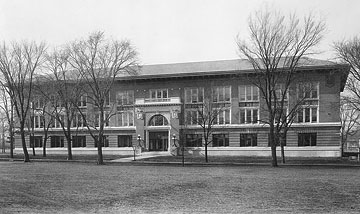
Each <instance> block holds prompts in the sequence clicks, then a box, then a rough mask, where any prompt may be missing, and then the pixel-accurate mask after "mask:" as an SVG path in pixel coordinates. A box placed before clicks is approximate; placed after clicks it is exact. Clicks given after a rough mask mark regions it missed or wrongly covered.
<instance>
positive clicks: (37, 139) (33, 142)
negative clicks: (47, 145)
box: [30, 136, 42, 148]
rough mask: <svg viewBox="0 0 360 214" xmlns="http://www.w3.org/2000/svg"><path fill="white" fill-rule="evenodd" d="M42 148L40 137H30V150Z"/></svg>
mask: <svg viewBox="0 0 360 214" xmlns="http://www.w3.org/2000/svg"><path fill="white" fill-rule="evenodd" d="M33 146H34V147H35V148H36V147H42V136H30V148H32V147H33Z"/></svg>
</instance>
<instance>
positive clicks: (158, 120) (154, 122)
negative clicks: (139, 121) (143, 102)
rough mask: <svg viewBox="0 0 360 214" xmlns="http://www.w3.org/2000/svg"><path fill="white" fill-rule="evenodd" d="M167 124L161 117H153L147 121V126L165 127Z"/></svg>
mask: <svg viewBox="0 0 360 214" xmlns="http://www.w3.org/2000/svg"><path fill="white" fill-rule="evenodd" d="M168 124H169V123H168V121H167V119H166V118H165V117H164V116H162V115H155V116H153V117H152V118H151V119H150V121H149V126H167V125H168Z"/></svg>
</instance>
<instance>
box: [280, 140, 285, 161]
mask: <svg viewBox="0 0 360 214" xmlns="http://www.w3.org/2000/svg"><path fill="white" fill-rule="evenodd" d="M281 159H282V163H285V151H284V143H283V142H281Z"/></svg>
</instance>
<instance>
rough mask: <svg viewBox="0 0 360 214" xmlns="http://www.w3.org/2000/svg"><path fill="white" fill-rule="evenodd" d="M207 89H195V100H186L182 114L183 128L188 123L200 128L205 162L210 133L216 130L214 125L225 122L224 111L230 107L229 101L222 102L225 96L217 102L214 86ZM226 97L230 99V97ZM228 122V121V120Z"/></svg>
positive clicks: (211, 140)
mask: <svg viewBox="0 0 360 214" xmlns="http://www.w3.org/2000/svg"><path fill="white" fill-rule="evenodd" d="M209 89H210V90H205V92H204V88H197V89H195V90H196V96H195V97H196V101H195V102H194V100H192V101H190V102H187V101H186V103H185V114H184V117H185V118H184V121H185V124H186V125H185V129H186V127H187V126H188V125H198V126H200V128H201V131H202V135H203V137H204V141H203V143H202V144H203V145H204V147H205V162H208V146H209V145H210V144H212V143H213V136H212V135H213V133H214V130H216V129H215V127H214V126H216V125H217V124H225V123H226V122H225V120H226V118H225V112H226V108H229V107H230V104H229V103H228V104H226V103H225V102H223V101H225V100H226V98H225V96H222V97H223V98H222V99H224V100H221V101H220V102H218V101H219V100H218V97H217V92H216V90H215V88H212V87H210V88H209ZM229 94H230V93H229ZM187 97H188V98H186V99H192V98H190V96H189V95H187ZM228 98H229V101H230V97H228ZM189 103H192V104H189ZM228 113H230V111H228ZM228 122H229V123H230V121H228ZM224 146H225V145H224ZM182 149H183V148H182Z"/></svg>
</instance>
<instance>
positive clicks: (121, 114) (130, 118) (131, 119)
mask: <svg viewBox="0 0 360 214" xmlns="http://www.w3.org/2000/svg"><path fill="white" fill-rule="evenodd" d="M131 115H132V116H131ZM134 115H135V114H134V111H131V110H129V111H119V112H118V113H117V114H116V125H117V126H118V127H131V126H134V122H135V121H134ZM119 117H121V122H122V124H119ZM125 117H126V118H125ZM124 119H126V123H124V121H125V120H124ZM130 122H131V123H132V125H130ZM124 124H127V125H124Z"/></svg>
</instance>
